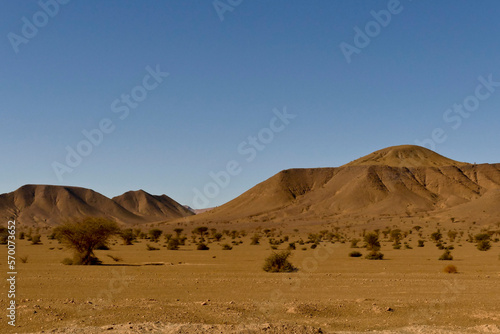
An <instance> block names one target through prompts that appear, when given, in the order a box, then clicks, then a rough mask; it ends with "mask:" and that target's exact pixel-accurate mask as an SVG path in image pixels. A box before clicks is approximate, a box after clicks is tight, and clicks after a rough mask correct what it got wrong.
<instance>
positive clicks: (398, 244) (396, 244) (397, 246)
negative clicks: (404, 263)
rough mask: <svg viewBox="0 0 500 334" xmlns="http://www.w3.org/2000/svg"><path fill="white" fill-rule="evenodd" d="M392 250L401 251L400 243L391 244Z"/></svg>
mask: <svg viewBox="0 0 500 334" xmlns="http://www.w3.org/2000/svg"><path fill="white" fill-rule="evenodd" d="M392 248H393V249H401V243H400V242H398V243H394V244H392Z"/></svg>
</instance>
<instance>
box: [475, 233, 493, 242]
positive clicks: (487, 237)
mask: <svg viewBox="0 0 500 334" xmlns="http://www.w3.org/2000/svg"><path fill="white" fill-rule="evenodd" d="M474 240H476V242H479V241H484V240H490V234H489V233H479V234H476V235H475V236H474Z"/></svg>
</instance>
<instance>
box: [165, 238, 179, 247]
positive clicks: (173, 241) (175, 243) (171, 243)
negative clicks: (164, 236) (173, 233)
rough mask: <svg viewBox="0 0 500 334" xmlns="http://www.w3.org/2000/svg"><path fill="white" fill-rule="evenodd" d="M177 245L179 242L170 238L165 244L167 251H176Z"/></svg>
mask: <svg viewBox="0 0 500 334" xmlns="http://www.w3.org/2000/svg"><path fill="white" fill-rule="evenodd" d="M179 244H180V242H179V239H178V238H172V239H170V240H169V241H168V243H167V249H168V250H178V249H179Z"/></svg>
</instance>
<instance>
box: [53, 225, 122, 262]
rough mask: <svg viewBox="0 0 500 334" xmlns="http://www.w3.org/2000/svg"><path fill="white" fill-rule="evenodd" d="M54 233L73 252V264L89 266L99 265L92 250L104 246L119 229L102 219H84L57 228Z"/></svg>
mask: <svg viewBox="0 0 500 334" xmlns="http://www.w3.org/2000/svg"><path fill="white" fill-rule="evenodd" d="M54 232H55V233H56V235H57V236H58V238H59V239H60V240H62V242H64V243H66V245H67V246H68V247H69V248H72V249H73V250H74V251H75V257H74V260H73V264H81V265H90V264H99V263H101V262H100V261H99V259H97V257H96V256H95V255H94V250H95V249H96V247H97V246H98V245H100V244H106V242H107V241H108V239H109V238H110V237H111V236H112V235H115V234H118V233H119V232H120V229H119V228H118V225H117V224H116V223H115V222H113V221H110V220H107V219H104V218H85V219H83V220H82V221H78V222H68V223H65V224H63V225H61V226H58V227H56V228H55V229H54Z"/></svg>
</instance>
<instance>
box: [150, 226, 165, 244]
mask: <svg viewBox="0 0 500 334" xmlns="http://www.w3.org/2000/svg"><path fill="white" fill-rule="evenodd" d="M162 233H163V231H162V230H160V229H157V228H153V229H151V230H149V232H148V234H149V237H150V238H151V241H153V242H158V239H160V237H161V235H162Z"/></svg>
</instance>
